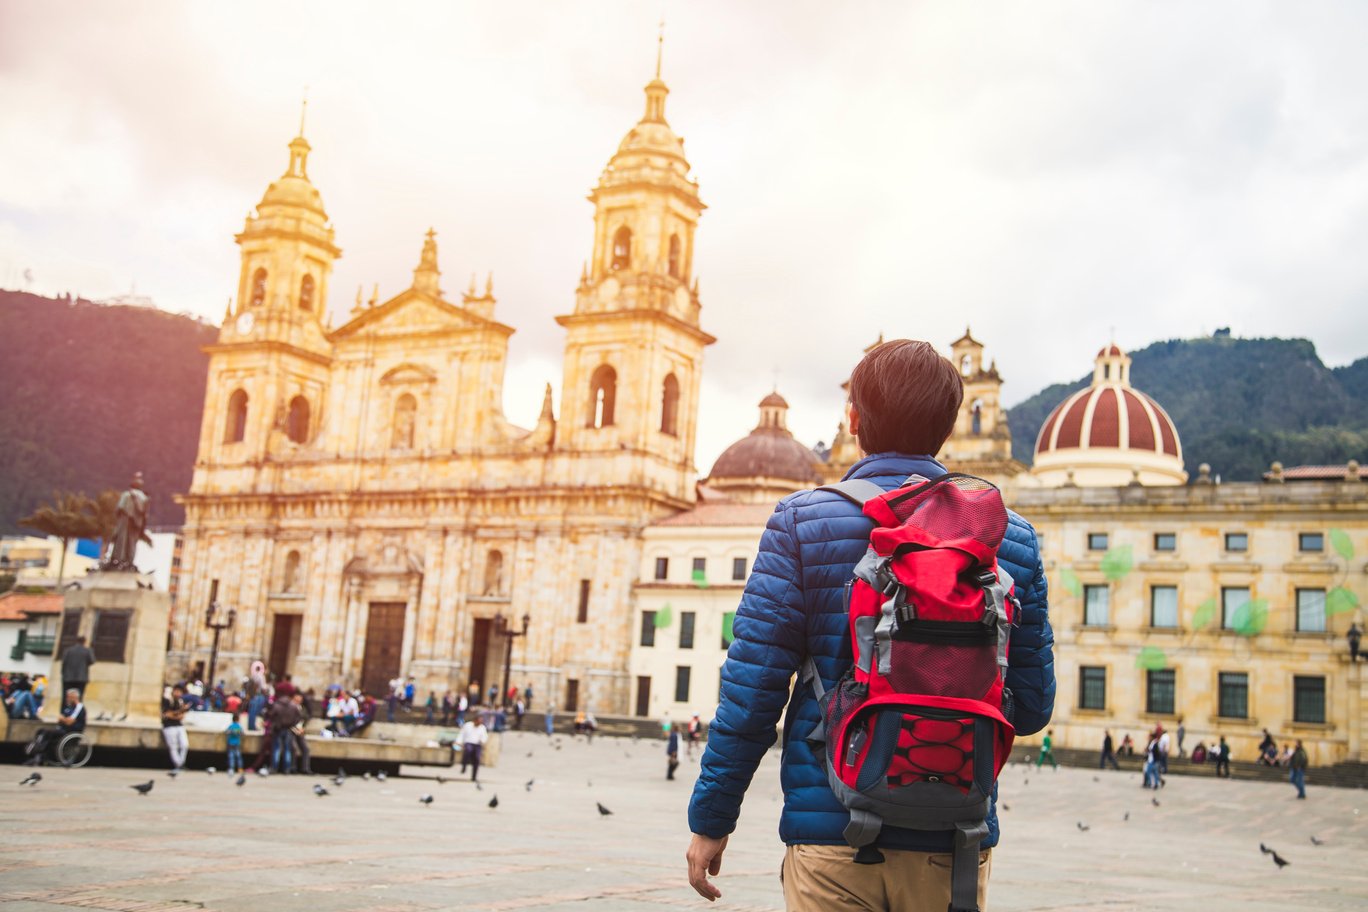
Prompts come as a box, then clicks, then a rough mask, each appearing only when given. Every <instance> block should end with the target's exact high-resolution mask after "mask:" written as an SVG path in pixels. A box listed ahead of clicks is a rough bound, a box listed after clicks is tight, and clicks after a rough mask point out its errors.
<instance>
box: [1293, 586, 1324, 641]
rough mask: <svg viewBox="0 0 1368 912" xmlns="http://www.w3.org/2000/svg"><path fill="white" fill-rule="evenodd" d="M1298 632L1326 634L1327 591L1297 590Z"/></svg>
mask: <svg viewBox="0 0 1368 912" xmlns="http://www.w3.org/2000/svg"><path fill="white" fill-rule="evenodd" d="M1297 630H1298V631H1299V632H1301V633H1325V590H1324V589H1298V590H1297Z"/></svg>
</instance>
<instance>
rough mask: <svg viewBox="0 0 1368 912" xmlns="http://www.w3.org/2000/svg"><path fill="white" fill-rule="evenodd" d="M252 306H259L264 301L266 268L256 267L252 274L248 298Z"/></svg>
mask: <svg viewBox="0 0 1368 912" xmlns="http://www.w3.org/2000/svg"><path fill="white" fill-rule="evenodd" d="M250 301H251V305H252V306H253V307H260V306H261V305H262V304H265V303H266V270H264V269H258V270H257V271H256V272H254V273H253V274H252V297H251V298H250Z"/></svg>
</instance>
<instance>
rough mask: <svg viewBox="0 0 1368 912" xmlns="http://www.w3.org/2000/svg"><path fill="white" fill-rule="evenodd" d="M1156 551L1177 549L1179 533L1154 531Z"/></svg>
mask: <svg viewBox="0 0 1368 912" xmlns="http://www.w3.org/2000/svg"><path fill="white" fill-rule="evenodd" d="M1154 550H1155V551H1177V550H1178V535H1177V533H1175V532H1155V533H1154Z"/></svg>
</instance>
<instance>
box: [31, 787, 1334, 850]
mask: <svg viewBox="0 0 1368 912" xmlns="http://www.w3.org/2000/svg"><path fill="white" fill-rule="evenodd" d="M42 781H43V774H42V773H29V774H28V776H27V777H26V778H24V779H22V780H20V782H19V784H20V785H37V784H38V783H40V782H42ZM1311 838H1312V839H1315V838H1316V837H1315V836H1312V837H1311Z"/></svg>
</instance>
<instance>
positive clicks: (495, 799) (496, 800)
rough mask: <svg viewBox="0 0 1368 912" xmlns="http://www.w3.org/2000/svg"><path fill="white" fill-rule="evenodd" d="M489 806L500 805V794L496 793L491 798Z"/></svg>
mask: <svg viewBox="0 0 1368 912" xmlns="http://www.w3.org/2000/svg"><path fill="white" fill-rule="evenodd" d="M489 806H490V807H492V808H496V807H498V806H499V796H498V795H495V796H494V797H493V798H490V799H489Z"/></svg>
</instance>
